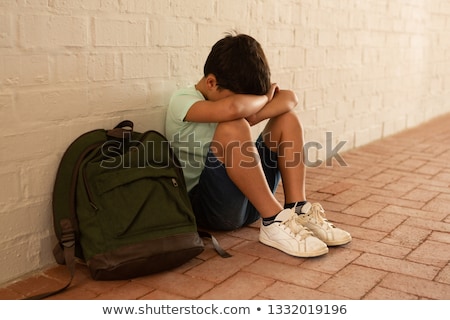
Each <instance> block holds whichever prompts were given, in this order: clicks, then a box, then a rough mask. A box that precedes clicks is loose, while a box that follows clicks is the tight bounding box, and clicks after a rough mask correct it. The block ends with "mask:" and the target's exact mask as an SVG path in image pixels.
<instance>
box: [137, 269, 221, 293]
mask: <svg viewBox="0 0 450 320" xmlns="http://www.w3.org/2000/svg"><path fill="white" fill-rule="evenodd" d="M135 281H136V282H137V283H142V284H144V285H146V286H150V287H151V288H155V289H158V290H162V291H164V292H167V293H170V294H175V295H179V296H182V297H184V298H188V299H196V298H198V297H200V296H201V295H202V294H204V293H205V292H207V291H209V290H211V289H212V288H213V287H214V283H213V282H209V281H206V280H203V279H196V278H192V277H189V276H186V275H182V274H178V273H175V272H163V273H158V274H153V275H149V276H145V277H140V278H137V279H136V280H135Z"/></svg>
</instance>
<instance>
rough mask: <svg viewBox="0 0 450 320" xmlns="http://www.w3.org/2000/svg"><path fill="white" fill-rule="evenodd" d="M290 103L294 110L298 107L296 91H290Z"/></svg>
mask: <svg viewBox="0 0 450 320" xmlns="http://www.w3.org/2000/svg"><path fill="white" fill-rule="evenodd" d="M289 101H290V103H291V106H292V109H293V108H295V107H296V106H297V105H298V97H297V94H296V93H295V92H294V91H289Z"/></svg>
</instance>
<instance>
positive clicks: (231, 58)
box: [203, 34, 271, 95]
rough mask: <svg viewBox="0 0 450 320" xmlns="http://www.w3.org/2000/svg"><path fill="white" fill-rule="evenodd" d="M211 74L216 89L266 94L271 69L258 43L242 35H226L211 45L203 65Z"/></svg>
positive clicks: (206, 73)
mask: <svg viewBox="0 0 450 320" xmlns="http://www.w3.org/2000/svg"><path fill="white" fill-rule="evenodd" d="M203 73H204V76H205V77H206V76H208V75H209V74H213V75H214V76H215V77H216V81H217V86H218V87H219V89H228V90H230V91H232V92H234V93H242V94H256V95H262V94H266V93H267V91H269V88H270V84H271V83H270V69H269V65H268V63H267V60H266V56H265V54H264V51H263V50H262V48H261V45H260V44H259V43H258V42H257V41H256V40H255V39H253V38H252V37H250V36H248V35H245V34H238V35H227V36H226V37H225V38H223V39H221V40H219V41H218V42H216V44H214V46H213V47H212V49H211V52H210V53H209V55H208V58H207V59H206V62H205V66H204V68H203Z"/></svg>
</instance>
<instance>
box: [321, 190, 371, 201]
mask: <svg viewBox="0 0 450 320" xmlns="http://www.w3.org/2000/svg"><path fill="white" fill-rule="evenodd" d="M367 196H368V194H367V193H365V192H359V191H353V190H352V189H349V190H346V191H344V192H341V193H339V194H337V195H335V196H333V197H331V198H328V201H330V202H337V203H342V204H347V205H351V204H353V203H355V202H357V201H359V200H361V199H364V198H366V197H367Z"/></svg>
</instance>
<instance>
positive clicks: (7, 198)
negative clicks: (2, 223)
mask: <svg viewBox="0 0 450 320" xmlns="http://www.w3.org/2000/svg"><path fill="white" fill-rule="evenodd" d="M19 176H20V174H19V172H14V171H12V172H6V173H0V181H2V184H1V185H0V203H1V204H2V205H3V206H4V207H6V208H8V206H7V204H8V203H12V202H16V201H17V200H19V199H20V198H21V193H22V192H21V186H20V183H19V181H20V180H19ZM3 210H4V209H2V210H1V211H0V212H3ZM10 218H12V217H10Z"/></svg>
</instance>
